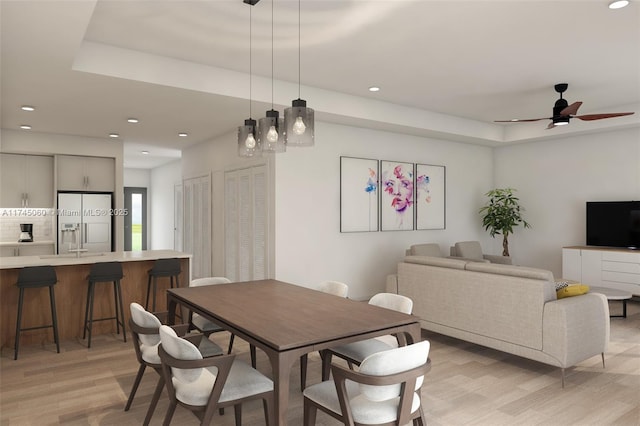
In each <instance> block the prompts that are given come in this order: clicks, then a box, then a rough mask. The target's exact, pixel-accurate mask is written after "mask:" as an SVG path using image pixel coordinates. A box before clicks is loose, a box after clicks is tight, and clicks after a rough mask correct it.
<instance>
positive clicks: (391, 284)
mask: <svg viewBox="0 0 640 426" xmlns="http://www.w3.org/2000/svg"><path fill="white" fill-rule="evenodd" d="M385 291H386V292H387V293H393V294H398V275H397V274H391V275H387V285H386V288H385Z"/></svg>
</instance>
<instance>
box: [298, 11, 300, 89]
mask: <svg viewBox="0 0 640 426" xmlns="http://www.w3.org/2000/svg"><path fill="white" fill-rule="evenodd" d="M298 99H300V0H298Z"/></svg>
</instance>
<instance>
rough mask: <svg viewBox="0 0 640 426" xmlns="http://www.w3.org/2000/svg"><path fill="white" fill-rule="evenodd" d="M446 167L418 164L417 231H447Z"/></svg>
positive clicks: (416, 181) (416, 182)
mask: <svg viewBox="0 0 640 426" xmlns="http://www.w3.org/2000/svg"><path fill="white" fill-rule="evenodd" d="M445 183H446V169H445V166H433V165H430V164H416V179H415V190H416V200H415V206H416V229H445V226H446V221H445V211H446V210H445V201H446V200H445V189H446V188H445Z"/></svg>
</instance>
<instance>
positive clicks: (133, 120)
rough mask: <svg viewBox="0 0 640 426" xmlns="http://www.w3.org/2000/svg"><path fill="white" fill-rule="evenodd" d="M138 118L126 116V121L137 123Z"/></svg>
mask: <svg viewBox="0 0 640 426" xmlns="http://www.w3.org/2000/svg"><path fill="white" fill-rule="evenodd" d="M139 122H140V120H138V119H137V118H133V117H131V118H127V123H139Z"/></svg>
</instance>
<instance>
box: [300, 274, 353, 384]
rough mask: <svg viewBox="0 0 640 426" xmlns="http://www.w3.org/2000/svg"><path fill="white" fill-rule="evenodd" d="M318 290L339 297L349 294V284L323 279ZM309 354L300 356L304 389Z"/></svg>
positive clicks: (301, 381) (301, 379)
mask: <svg viewBox="0 0 640 426" xmlns="http://www.w3.org/2000/svg"><path fill="white" fill-rule="evenodd" d="M318 290H319V291H321V292H323V293H328V294H332V295H334V296H338V297H347V295H348V294H349V286H348V285H347V284H345V283H343V282H340V281H323V282H321V283H320V285H319V286H318ZM308 358H309V357H308V354H304V355H302V356H301V357H300V389H301V390H304V388H305V387H306V386H307V363H308Z"/></svg>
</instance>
